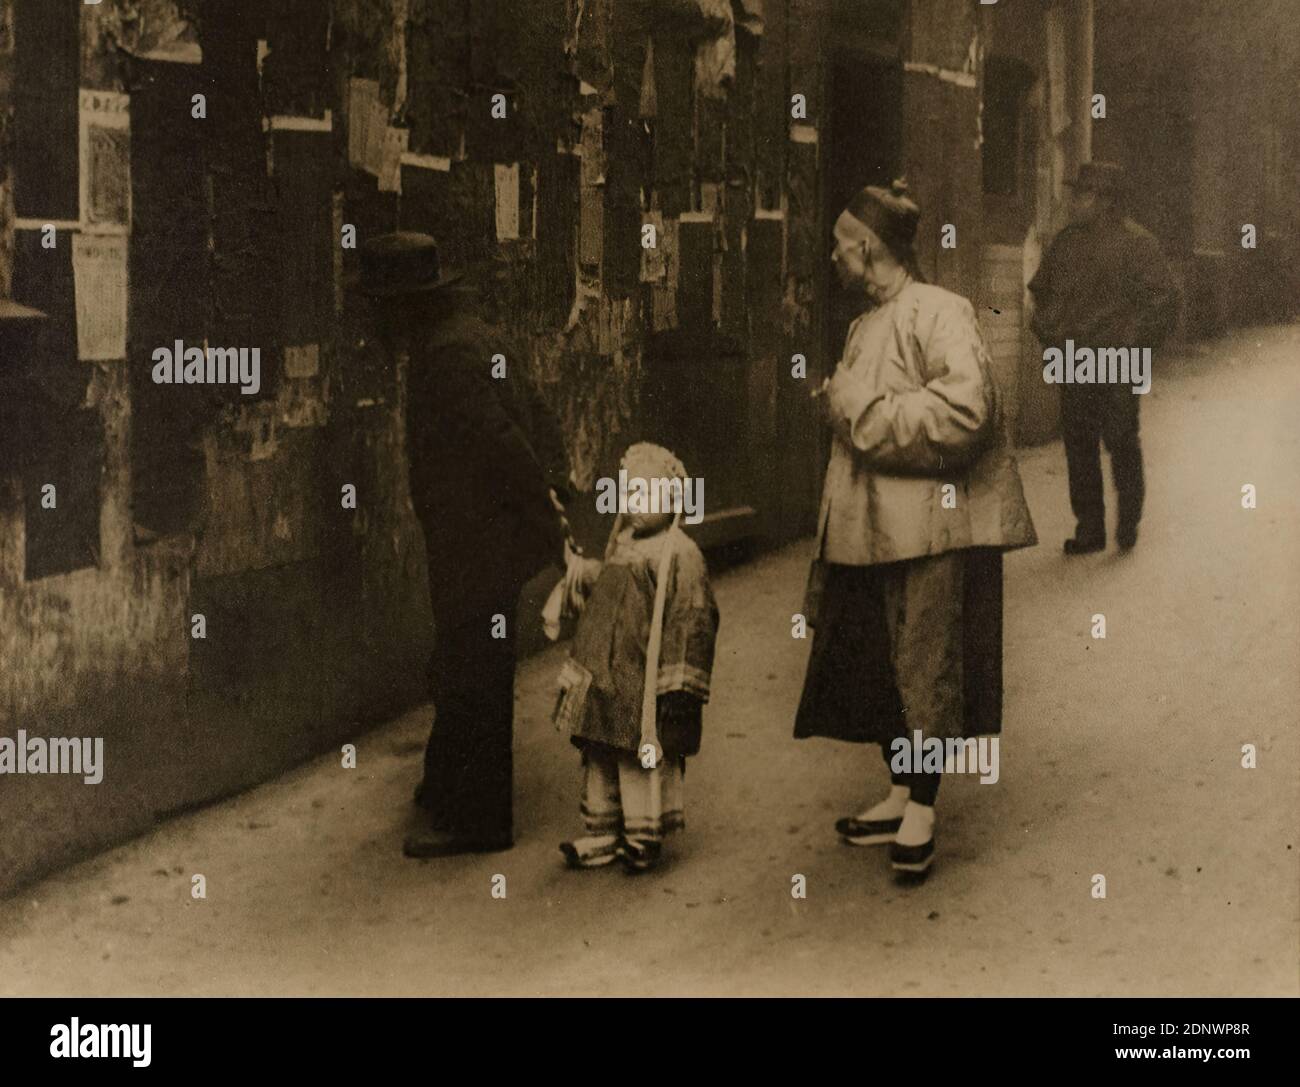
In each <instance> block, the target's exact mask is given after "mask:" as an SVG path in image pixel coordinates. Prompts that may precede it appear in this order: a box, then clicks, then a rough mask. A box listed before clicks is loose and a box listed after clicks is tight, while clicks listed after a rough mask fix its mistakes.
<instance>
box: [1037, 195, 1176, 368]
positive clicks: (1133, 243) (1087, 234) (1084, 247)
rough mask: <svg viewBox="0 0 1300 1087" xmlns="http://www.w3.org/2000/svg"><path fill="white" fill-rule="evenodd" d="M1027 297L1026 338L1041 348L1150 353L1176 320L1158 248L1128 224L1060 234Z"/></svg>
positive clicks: (1102, 222)
mask: <svg viewBox="0 0 1300 1087" xmlns="http://www.w3.org/2000/svg"><path fill="white" fill-rule="evenodd" d="M1029 290H1030V291H1031V292H1032V293H1033V295H1034V303H1035V309H1034V318H1033V329H1034V334H1035V335H1036V336H1037V337H1038V338H1039V340H1040V341H1042V342H1043V343H1044V344H1047V345H1052V346H1060V345H1062V344H1064V343H1065V341H1066V340H1067V339H1071V340H1073V341H1074V342H1075V344H1076V345H1078V346H1080V347H1090V348H1093V349H1096V348H1099V347H1139V348H1141V347H1150V348H1156V347H1159V346H1160V344H1162V343H1163V342H1164V341H1165V339H1166V338H1167V337H1168V336H1169V334H1170V333H1171V332H1172V331H1173V329H1174V326H1175V325H1176V324H1177V321H1178V306H1179V299H1178V291H1177V288H1176V287H1175V285H1174V282H1173V279H1172V278H1171V276H1170V273H1169V266H1168V264H1167V263H1166V262H1165V258H1164V255H1163V254H1162V253H1161V251H1160V243H1159V242H1158V241H1157V240H1156V239H1155V237H1154V236H1153V235H1152V234H1151V233H1150V232H1149V231H1147V230H1144V229H1143V228H1142V227H1140V226H1139V225H1138V224H1137V223H1135V222H1133V221H1132V220H1131V219H1114V218H1102V219H1099V220H1097V221H1096V222H1094V223H1090V224H1087V225H1076V224H1071V225H1069V226H1067V227H1065V228H1064V229H1063V230H1062V231H1061V232H1060V233H1059V234H1058V235H1057V236H1056V239H1055V241H1053V242H1052V245H1051V247H1050V248H1049V249H1048V251H1047V254H1046V256H1044V258H1043V262H1042V265H1041V266H1040V267H1039V269H1038V274H1037V275H1035V276H1034V278H1033V280H1032V281H1031V282H1030V284H1029Z"/></svg>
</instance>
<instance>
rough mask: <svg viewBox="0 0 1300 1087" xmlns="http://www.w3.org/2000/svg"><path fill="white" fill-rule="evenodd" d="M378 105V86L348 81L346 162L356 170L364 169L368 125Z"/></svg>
mask: <svg viewBox="0 0 1300 1087" xmlns="http://www.w3.org/2000/svg"><path fill="white" fill-rule="evenodd" d="M378 103H379V84H378V83H377V82H376V81H375V80H373V79H351V80H349V81H348V162H349V163H351V165H353V166H354V167H356V168H357V169H358V170H364V169H365V167H366V149H367V148H368V147H369V145H370V142H371V139H370V125H371V122H372V121H373V119H374V116H375V112H376V106H377V105H378Z"/></svg>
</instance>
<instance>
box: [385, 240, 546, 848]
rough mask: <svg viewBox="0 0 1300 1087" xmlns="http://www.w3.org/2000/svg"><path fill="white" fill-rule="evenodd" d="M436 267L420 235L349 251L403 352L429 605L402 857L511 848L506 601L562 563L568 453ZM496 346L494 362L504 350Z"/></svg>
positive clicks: (510, 621)
mask: <svg viewBox="0 0 1300 1087" xmlns="http://www.w3.org/2000/svg"><path fill="white" fill-rule="evenodd" d="M454 282H455V280H454V279H453V278H451V277H447V276H444V275H442V274H441V272H440V269H439V263H438V248H437V245H436V243H435V242H434V239H433V238H431V237H429V236H428V235H427V234H412V233H401V234H388V235H383V236H381V237H377V238H374V239H373V240H371V241H370V242H368V243H367V244H366V245H365V246H364V247H363V249H362V252H361V289H362V291H363V293H365V294H367V295H369V296H370V297H371V298H373V299H374V300H375V317H376V322H377V326H378V332H379V336H380V338H381V340H382V341H383V342H384V344H385V347H386V348H387V349H388V351H389V353H390V355H391V356H392V357H393V358H394V359H396V358H397V357H398V356H399V355H400V354H402V353H406V354H407V355H408V356H409V359H410V365H409V368H408V379H407V393H406V441H407V455H408V458H409V461H410V483H411V501H412V503H413V504H414V507H415V513H416V516H417V517H418V518H419V520H420V524H421V526H422V527H423V529H424V538H425V547H426V550H427V552H428V559H429V594H430V597H431V600H432V605H433V617H434V624H435V629H434V655H433V667H432V691H431V693H432V696H433V701H434V710H435V713H436V717H435V720H434V723H433V729H432V731H431V733H430V735H429V743H428V747H427V749H426V751H425V757H424V780H423V781H422V782H421V784H420V787H419V789H418V790H417V792H416V801H417V803H418V804H419V805H420V806H421V807H422V808H423V809H424V811H425V813H426V817H425V818H424V819H422V820H421V821H420V824H419V825H418V826H417V827H416V828H415V829H414V830H413V831H412V833H411V834H409V835H408V836H407V838H406V841H405V844H404V847H403V848H404V851H405V853H406V855H407V856H410V857H439V856H448V855H451V854H456V853H470V852H486V851H492V850H499V849H508V848H509V847H510V846H511V845H512V844H513V842H514V830H513V820H512V805H513V796H512V791H513V780H512V764H511V740H512V736H513V716H514V675H515V644H516V643H515V609H516V606H517V604H518V600H519V594H520V591H521V590H522V589H523V587H524V585H525V584H527V582H528V581H529V580H530V579H531V578H532V577H533V576H534V575H536V574H538V573H540V572H541V571H542V570H543V569H545V568H546V567H547V566H548V565H552V564H554V565H556V566H562V565H563V563H564V559H563V555H564V539H565V535H564V524H563V520H562V515H561V512H560V510H561V509H562V506H561V501H562V500H565V499H567V497H568V491H567V484H568V465H567V460H566V457H565V454H564V446H563V442H562V439H561V436H560V432H559V429H558V428H557V427H556V425H555V422H554V420H553V418H552V417H551V415H550V413H549V411H547V409H546V407H545V405H544V404H543V403H542V401H541V399H540V397H539V396H538V395H537V393H536V391H535V390H534V389H533V387H532V386H531V384H530V383H529V382H528V381H527V379H526V377H525V375H524V373H523V369H522V367H523V360H522V359H521V358H519V357H517V355H515V354H513V353H512V352H510V350H509V348H508V347H506V346H504V343H503V338H502V333H500V332H499V331H497V330H495V329H493V328H492V327H491V326H490V325H488V324H487V323H485V322H484V321H483V320H481V319H480V318H479V317H478V316H477V315H476V314H475V313H474V312H473V305H472V302H473V297H472V296H471V295H469V294H467V293H466V292H464V291H460V290H456V289H455V287H454ZM502 358H504V361H502Z"/></svg>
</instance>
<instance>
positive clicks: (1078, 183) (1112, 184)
mask: <svg viewBox="0 0 1300 1087" xmlns="http://www.w3.org/2000/svg"><path fill="white" fill-rule="evenodd" d="M1066 184H1067V185H1069V186H1070V187H1071V188H1075V189H1087V190H1089V191H1090V192H1096V193H1103V194H1115V193H1121V192H1123V191H1124V189H1125V182H1124V167H1123V166H1121V165H1120V164H1119V163H1118V162H1085V163H1083V164H1081V165H1080V166H1079V176H1078V177H1076V178H1075V179H1074V180H1073V181H1067V182H1066Z"/></svg>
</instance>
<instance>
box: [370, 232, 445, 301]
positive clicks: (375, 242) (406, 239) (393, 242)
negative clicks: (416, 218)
mask: <svg viewBox="0 0 1300 1087" xmlns="http://www.w3.org/2000/svg"><path fill="white" fill-rule="evenodd" d="M459 279H460V275H459V274H456V275H446V274H444V273H443V271H442V266H441V264H440V263H439V261H438V243H437V242H436V241H434V240H433V238H432V237H431V236H430V235H428V234H418V233H415V232H413V231H399V232H398V233H396V234H380V235H379V236H378V237H374V238H370V239H369V240H367V241H366V242H365V243H364V244H363V245H362V246H361V275H360V278H359V279H358V280H357V281H356V285H357V287H358V288H359V289H360V290H361V293H362V294H365V295H368V296H370V297H371V298H387V297H392V296H394V295H402V294H419V293H422V292H424V291H436V290H439V289H440V288H442V287H448V286H450V285H451V284H453V283H455V282H456V281H457V280H459Z"/></svg>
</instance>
